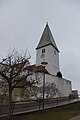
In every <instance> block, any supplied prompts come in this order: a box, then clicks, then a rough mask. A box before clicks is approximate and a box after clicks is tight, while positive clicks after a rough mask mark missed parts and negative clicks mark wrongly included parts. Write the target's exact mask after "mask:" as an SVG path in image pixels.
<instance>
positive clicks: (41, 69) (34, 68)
mask: <svg viewBox="0 0 80 120" xmlns="http://www.w3.org/2000/svg"><path fill="white" fill-rule="evenodd" d="M25 70H28V71H30V72H44V73H46V74H49V72H48V71H47V70H46V69H45V67H44V66H42V65H39V66H36V65H31V66H28V67H26V68H25Z"/></svg>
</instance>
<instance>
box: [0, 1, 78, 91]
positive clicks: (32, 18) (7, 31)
mask: <svg viewBox="0 0 80 120" xmlns="http://www.w3.org/2000/svg"><path fill="white" fill-rule="evenodd" d="M46 22H49V26H50V29H51V31H52V34H53V37H54V39H55V41H56V44H57V46H58V48H59V50H60V68H61V71H62V74H63V76H64V77H65V78H67V79H70V80H71V81H72V86H73V89H78V90H79V91H80V85H79V83H80V64H79V62H80V53H79V51H80V0H0V55H3V56H5V55H6V54H8V52H9V49H13V48H14V47H15V48H17V49H23V50H25V49H26V48H27V49H28V53H29V54H31V56H32V59H31V62H32V63H35V57H36V51H35V48H36V46H37V44H38V42H39V40H40V37H41V34H42V32H43V29H44V27H45V23H46Z"/></svg>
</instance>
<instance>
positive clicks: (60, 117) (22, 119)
mask: <svg viewBox="0 0 80 120" xmlns="http://www.w3.org/2000/svg"><path fill="white" fill-rule="evenodd" d="M77 115H80V108H73V109H61V108H60V109H56V110H53V109H51V110H46V111H44V112H43V111H40V112H35V113H30V114H25V115H20V116H13V117H12V118H10V120H68V119H69V118H72V117H74V116H77ZM0 120H7V118H0Z"/></svg>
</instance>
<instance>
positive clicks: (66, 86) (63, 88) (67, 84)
mask: <svg viewBox="0 0 80 120" xmlns="http://www.w3.org/2000/svg"><path fill="white" fill-rule="evenodd" d="M47 81H48V82H51V83H55V85H56V87H57V89H58V90H59V91H60V93H61V95H60V96H61V97H64V96H69V94H71V92H72V85H71V81H69V80H66V79H64V78H59V77H56V76H53V75H45V83H46V82H47Z"/></svg>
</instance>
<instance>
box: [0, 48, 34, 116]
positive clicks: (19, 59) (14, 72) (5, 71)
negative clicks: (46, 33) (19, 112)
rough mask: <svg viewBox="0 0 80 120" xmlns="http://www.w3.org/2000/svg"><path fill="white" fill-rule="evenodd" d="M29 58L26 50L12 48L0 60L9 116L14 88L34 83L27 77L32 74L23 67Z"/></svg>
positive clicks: (0, 73)
mask: <svg viewBox="0 0 80 120" xmlns="http://www.w3.org/2000/svg"><path fill="white" fill-rule="evenodd" d="M29 59H30V56H29V57H27V56H26V52H25V53H24V54H21V53H20V54H19V53H18V52H17V51H16V50H13V51H12V52H10V53H9V54H8V56H7V57H6V58H4V59H2V61H1V62H0V77H1V80H3V81H5V82H6V84H7V86H8V96H9V99H8V102H9V103H8V105H9V113H8V116H9V117H10V115H11V114H12V92H13V90H14V88H22V87H25V86H28V87H31V86H32V85H33V84H35V80H33V81H32V80H30V79H29V80H28V79H27V78H28V77H29V75H31V74H32V73H29V71H26V69H25V67H26V66H28V65H29V64H30V63H29Z"/></svg>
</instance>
